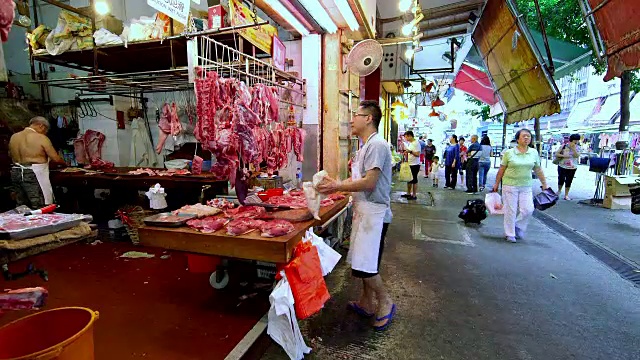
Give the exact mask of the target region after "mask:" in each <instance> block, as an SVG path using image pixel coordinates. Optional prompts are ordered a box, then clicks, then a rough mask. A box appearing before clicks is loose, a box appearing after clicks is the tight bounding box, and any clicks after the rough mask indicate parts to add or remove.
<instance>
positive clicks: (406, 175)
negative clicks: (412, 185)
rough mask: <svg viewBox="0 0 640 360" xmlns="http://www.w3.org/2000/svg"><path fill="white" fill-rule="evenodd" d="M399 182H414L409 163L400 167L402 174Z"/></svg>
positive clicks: (399, 176)
mask: <svg viewBox="0 0 640 360" xmlns="http://www.w3.org/2000/svg"><path fill="white" fill-rule="evenodd" d="M398 180H399V181H402V182H409V181H411V180H413V175H412V174H411V167H410V166H409V163H408V162H403V163H402V165H400V174H399V175H398Z"/></svg>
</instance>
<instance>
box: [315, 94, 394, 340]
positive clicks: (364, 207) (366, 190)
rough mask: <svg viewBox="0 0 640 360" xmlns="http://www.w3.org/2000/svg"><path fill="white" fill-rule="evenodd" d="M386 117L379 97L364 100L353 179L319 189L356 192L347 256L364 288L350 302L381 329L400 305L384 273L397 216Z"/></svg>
mask: <svg viewBox="0 0 640 360" xmlns="http://www.w3.org/2000/svg"><path fill="white" fill-rule="evenodd" d="M381 119H382V112H381V110H380V106H379V105H378V103H377V102H375V101H363V102H362V103H360V107H359V108H358V111H357V112H356V113H355V114H354V115H353V117H352V118H351V131H352V133H353V135H356V136H358V137H359V138H360V140H361V142H362V143H363V144H364V145H363V146H362V148H361V149H360V150H359V151H358V152H357V153H356V156H355V160H354V161H353V165H352V167H351V179H348V180H346V181H338V180H334V179H331V178H326V179H325V180H324V181H323V182H322V183H321V184H320V185H319V186H318V191H320V192H322V193H325V194H329V193H334V192H340V191H342V192H351V193H352V196H353V201H354V214H353V225H352V232H351V245H350V247H349V255H348V256H347V260H348V261H349V262H350V263H351V269H352V275H353V276H354V277H356V278H358V279H362V282H363V290H362V294H361V296H360V299H359V300H358V301H352V302H350V303H349V304H348V308H349V309H350V310H352V311H354V312H356V313H357V314H358V315H360V316H362V317H367V318H370V317H373V316H374V315H375V318H376V319H375V322H374V324H373V326H374V329H376V330H379V331H382V330H386V329H387V328H388V327H389V325H390V324H391V321H392V320H393V316H394V315H395V312H396V305H395V304H394V303H393V300H392V299H391V296H389V293H388V292H387V290H386V288H385V286H384V283H383V281H382V277H380V274H379V269H380V261H381V259H382V251H383V249H384V238H385V235H386V233H387V229H388V228H389V224H390V223H391V219H392V214H391V207H390V204H391V199H390V193H391V166H392V165H391V151H390V150H389V144H388V143H387V141H386V140H385V139H384V138H383V137H382V136H381V135H379V134H378V126H379V125H380V120H381ZM376 299H377V304H376Z"/></svg>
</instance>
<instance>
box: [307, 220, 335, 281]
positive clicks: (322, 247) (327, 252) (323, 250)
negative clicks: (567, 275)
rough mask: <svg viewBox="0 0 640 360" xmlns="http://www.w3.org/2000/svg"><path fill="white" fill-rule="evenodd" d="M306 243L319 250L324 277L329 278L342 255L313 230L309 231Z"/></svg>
mask: <svg viewBox="0 0 640 360" xmlns="http://www.w3.org/2000/svg"><path fill="white" fill-rule="evenodd" d="M303 240H304V241H309V242H311V244H313V245H314V246H315V247H316V249H317V250H318V256H319V257H320V265H321V266H322V276H327V274H329V273H330V272H331V271H332V270H333V268H335V267H336V265H337V264H338V261H340V258H342V255H340V253H339V252H337V251H335V250H333V249H332V248H331V246H329V245H327V244H326V243H325V242H324V240H323V239H322V238H321V237H319V236H318V235H316V234H315V233H314V232H313V228H310V229H309V230H307V233H306V234H305V237H304V239H303Z"/></svg>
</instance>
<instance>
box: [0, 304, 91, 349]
mask: <svg viewBox="0 0 640 360" xmlns="http://www.w3.org/2000/svg"><path fill="white" fill-rule="evenodd" d="M97 319H98V312H96V311H93V310H90V309H86V308H81V307H67V308H60V309H53V310H47V311H42V312H39V313H36V314H33V315H29V316H27V317H24V318H22V319H19V320H16V321H14V322H11V323H9V324H7V325H5V326H3V327H1V328H0V360H26V359H34V360H49V359H57V360H93V359H94V348H93V323H94V322H95V321H96V320H97Z"/></svg>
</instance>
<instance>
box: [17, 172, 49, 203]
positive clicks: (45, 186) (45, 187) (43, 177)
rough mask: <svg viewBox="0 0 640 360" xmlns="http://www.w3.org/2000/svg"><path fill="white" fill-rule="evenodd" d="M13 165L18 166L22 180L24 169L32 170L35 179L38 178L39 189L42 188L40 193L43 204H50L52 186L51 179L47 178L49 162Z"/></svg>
mask: <svg viewBox="0 0 640 360" xmlns="http://www.w3.org/2000/svg"><path fill="white" fill-rule="evenodd" d="M14 166H16V167H18V168H20V170H21V172H22V180H23V181H24V171H25V170H29V169H30V170H32V171H33V173H34V174H35V175H36V179H37V180H38V184H39V185H40V189H41V190H42V195H43V197H44V204H45V205H51V204H53V187H52V186H51V181H50V180H49V163H44V164H31V165H29V166H23V165H20V164H14Z"/></svg>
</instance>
